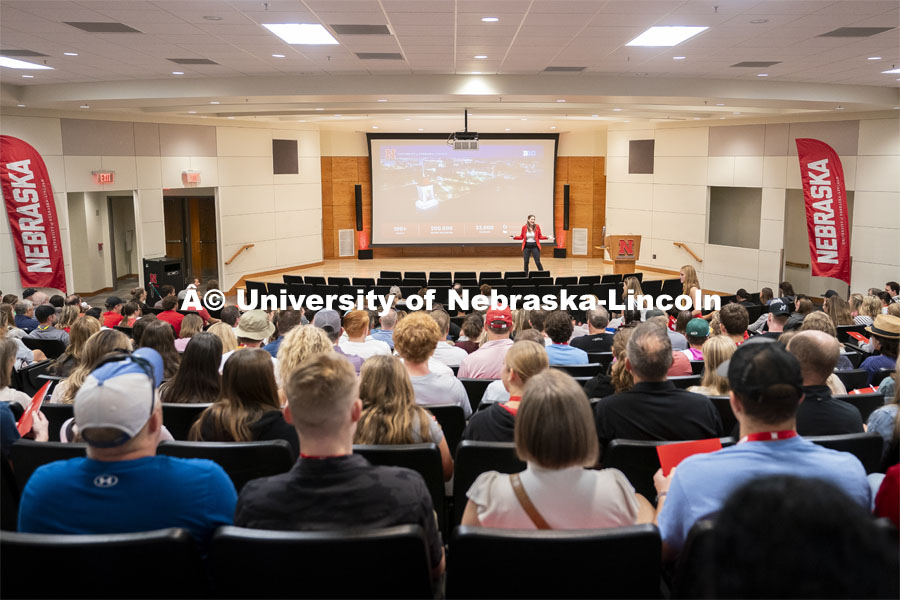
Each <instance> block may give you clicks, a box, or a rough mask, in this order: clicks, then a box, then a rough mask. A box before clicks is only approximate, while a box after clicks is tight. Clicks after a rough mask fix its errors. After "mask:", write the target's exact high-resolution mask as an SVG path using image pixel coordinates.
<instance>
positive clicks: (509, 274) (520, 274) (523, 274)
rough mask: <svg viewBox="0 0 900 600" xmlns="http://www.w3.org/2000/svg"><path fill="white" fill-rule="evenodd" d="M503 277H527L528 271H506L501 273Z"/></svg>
mask: <svg viewBox="0 0 900 600" xmlns="http://www.w3.org/2000/svg"><path fill="white" fill-rule="evenodd" d="M503 278H504V279H527V278H528V273H526V272H525V271H507V272H506V273H504V275H503Z"/></svg>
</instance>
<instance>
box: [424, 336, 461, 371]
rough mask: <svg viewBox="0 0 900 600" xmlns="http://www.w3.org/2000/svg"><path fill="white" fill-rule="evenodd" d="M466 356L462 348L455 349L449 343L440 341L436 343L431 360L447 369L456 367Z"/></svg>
mask: <svg viewBox="0 0 900 600" xmlns="http://www.w3.org/2000/svg"><path fill="white" fill-rule="evenodd" d="M468 355H469V353H468V352H466V351H465V350H463V349H462V348H457V347H456V346H454V345H453V344H451V343H450V342H446V341H444V340H441V341H439V342H438V343H437V348H435V349H434V354H433V355H432V358H435V359H437V360H438V361H440V362H442V363H444V364H445V365H447V366H448V367H458V366H459V363H461V362H462V360H463V359H464V358H465V357H467V356H468Z"/></svg>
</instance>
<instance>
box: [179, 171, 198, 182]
mask: <svg viewBox="0 0 900 600" xmlns="http://www.w3.org/2000/svg"><path fill="white" fill-rule="evenodd" d="M181 180H182V181H183V182H184V183H200V171H182V172H181Z"/></svg>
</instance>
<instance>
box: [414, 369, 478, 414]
mask: <svg viewBox="0 0 900 600" xmlns="http://www.w3.org/2000/svg"><path fill="white" fill-rule="evenodd" d="M409 379H410V381H412V386H413V390H414V391H415V393H416V404H418V405H420V406H428V405H429V404H455V405H457V406H461V407H462V409H463V413H464V414H465V416H466V418H467V419H468V418H469V417H470V416H471V415H472V406H471V405H470V404H469V396H468V394H466V388H464V387H463V384H462V382H461V381H460V380H459V379H457V378H456V377H454V376H453V375H447V374H446V373H429V374H428V375H415V376H410V378H409Z"/></svg>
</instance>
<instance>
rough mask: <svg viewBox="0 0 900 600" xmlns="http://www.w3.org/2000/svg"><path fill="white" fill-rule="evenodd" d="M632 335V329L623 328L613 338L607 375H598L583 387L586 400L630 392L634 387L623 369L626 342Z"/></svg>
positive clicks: (629, 375) (628, 374)
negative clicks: (610, 361) (611, 357)
mask: <svg viewBox="0 0 900 600" xmlns="http://www.w3.org/2000/svg"><path fill="white" fill-rule="evenodd" d="M632 333H634V327H623V328H620V329H619V330H618V331H616V334H615V336H614V337H613V348H612V355H613V362H612V363H611V364H610V365H609V375H607V374H605V373H598V374H597V375H595V376H594V377H592V378H591V379H590V380H588V382H587V383H586V384H585V385H584V391H585V393H586V394H587V396H588V398H605V397H606V396H611V395H613V394H619V393H622V392H626V391H628V390H630V389H631V388H632V387H633V386H634V377H632V376H631V372H630V371H629V370H628V369H626V368H625V357H626V356H627V354H628V352H627V347H628V340H630V339H631V334H632Z"/></svg>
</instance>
